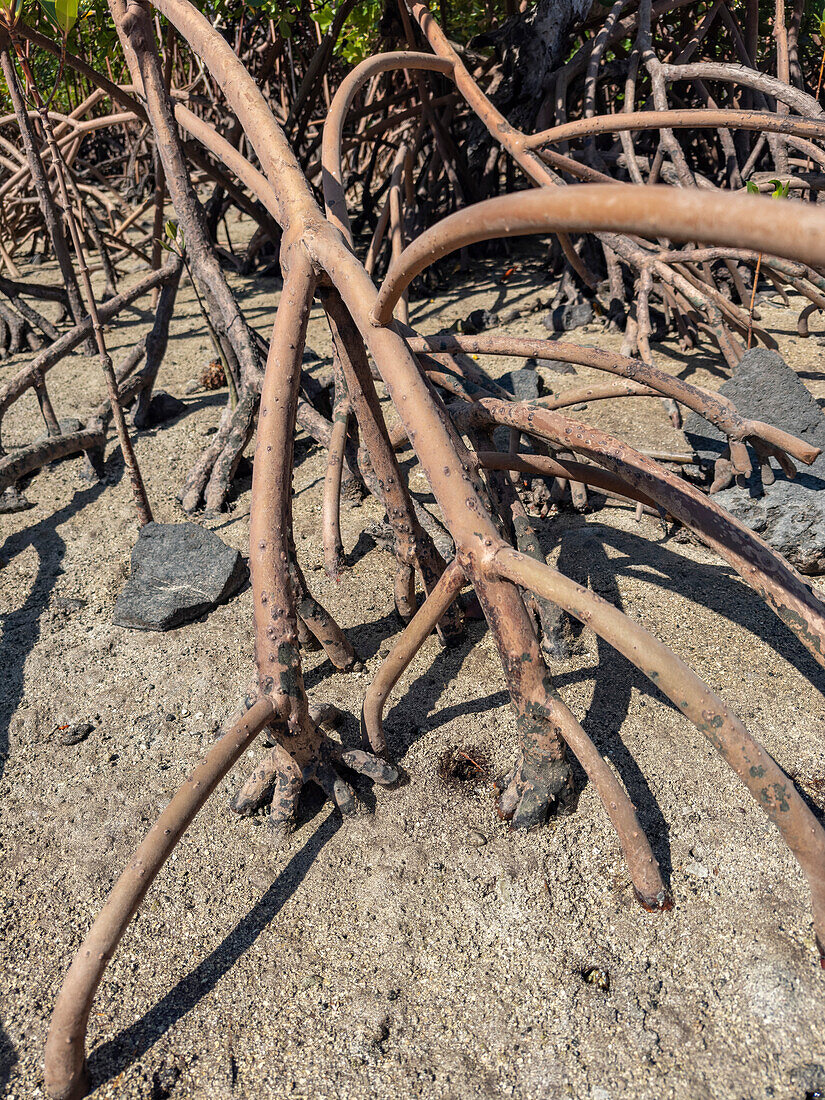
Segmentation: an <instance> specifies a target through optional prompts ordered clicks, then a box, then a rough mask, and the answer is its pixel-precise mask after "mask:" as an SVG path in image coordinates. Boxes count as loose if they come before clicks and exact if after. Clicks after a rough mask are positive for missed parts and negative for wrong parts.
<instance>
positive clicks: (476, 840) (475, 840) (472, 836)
mask: <svg viewBox="0 0 825 1100" xmlns="http://www.w3.org/2000/svg"><path fill="white" fill-rule="evenodd" d="M467 843H468V844H469V845H470V847H471V848H483V847H484V845H485V844H486V843H487V837H486V836H485V835H484V833H482V831H481V829H470V831H469V833H468V834H467Z"/></svg>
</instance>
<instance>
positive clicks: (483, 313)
mask: <svg viewBox="0 0 825 1100" xmlns="http://www.w3.org/2000/svg"><path fill="white" fill-rule="evenodd" d="M497 323H498V317H497V315H496V314H495V313H491V312H490V310H489V309H474V310H472V311H471V312H470V313H469V314H468V315H467V316H466V317H465V318H464V320H463V321H459V323H458V325H457V328H458V330H459V332H464V333H466V334H467V335H468V336H475V335H476V334H477V333H479V332H484V330H485V329H488V328H491V327H492V326H493V325H495V324H497Z"/></svg>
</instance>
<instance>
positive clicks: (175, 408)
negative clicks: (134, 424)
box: [149, 390, 186, 428]
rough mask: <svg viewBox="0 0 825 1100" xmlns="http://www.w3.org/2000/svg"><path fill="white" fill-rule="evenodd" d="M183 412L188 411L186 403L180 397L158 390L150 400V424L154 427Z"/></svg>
mask: <svg viewBox="0 0 825 1100" xmlns="http://www.w3.org/2000/svg"><path fill="white" fill-rule="evenodd" d="M183 412H186V405H185V404H184V403H183V401H181V400H180V398H179V397H173V396H172V394H171V393H165V392H164V391H163V390H158V392H157V393H155V394H154V395H153V397H152V400H151V401H150V402H149V426H150V427H152V428H154V427H155V426H156V425H157V424H165V423H166V421H167V420H174V419H175V417H176V416H180V414H181V413H183Z"/></svg>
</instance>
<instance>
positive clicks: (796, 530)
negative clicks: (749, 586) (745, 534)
mask: <svg viewBox="0 0 825 1100" xmlns="http://www.w3.org/2000/svg"><path fill="white" fill-rule="evenodd" d="M719 392H720V393H721V394H724V396H725V397H729V398H730V399H731V401H733V403H734V405H736V407H737V409H738V410H739V412H740V413H741V414H742V415H743V416H748V417H751V418H753V419H754V420H763V421H765V422H766V423H768V424H773V425H775V426H776V427H777V428H783V429H784V430H785V431H786V432H790V433H791V434H792V435H795V436H797V437H798V438H799V439H804V440H805V442H806V443H811V444H812V445H813V446H815V447H819V448H820V449H821V450H823V452H825V417H823V415H822V410H821V409H820V407H819V405H818V404H817V402H816V401H815V400H814V398H813V397H812V396H811V394H810V392H809V391H808V389H807V387H806V386H805V385H804V384H803V383H802V382H801V381H800V380H799V378H798V377H797V376H796V373H795V372H794V371H793V370H791V368H790V367H789V366H788V365H787V364H786V363H785V361H784V359H783V358H782V357H781V356H780V355H778V354H777V352H775V351H769V350H768V349H766V348H753V349H752V350H751V351H749V352H746V353H745V355H744V356H743V358H742V361H741V363H740V364H739V366H738V367H737V368H736V370H735V371H734V374H733V377H732V378H730V379H729V380H728V381H727V382H725V383H724V385H723V386H722V387H721V388H720V390H719ZM684 432H685V435H686V436H687V438H688V441H689V442H690V444H691V446H692V447H693V448H694V450H695V451H697V453H699V454H700V455H702V456H703V457H704V458H706V459H710V460H715V459H716V458H718V457H719V456H720V455H721V454H723V453H724V451H725V448H726V446H727V444H726V440H725V439H724V437H723V436H722V434H721V433H720V432H718V431H717V430H716V428H714V427H713V425H711V424H708V422H707V421H706V420H704V419H703V418H702V417H701V416H698V415H697V414H696V413H694V412H691V413H690V414H689V416H688V417H687V419H686V421H685V427H684ZM752 457H753V459H754V473H753V474H752V476H751V478H750V479H749V482H748V485H747V487H746V488H739V487H738V486H732V487H731V488H729V489H723V490H722V492H720V493H716V494H715V496H714V500H715V501H716V503H717V504H720V505H721V506H722V507H723V508H725V509H726V510H727V511H728V512H730V514H731V515H732V516H734V517H735V518H736V519H738V520H739V521H740V522H741V523H744V524H746V526H748V527H750V528H751V530H753V531H755V532H756V533H757V534H758V535H759V536H760V537H761V538H763V539H764V540H765V541H766V542H767V543H769V545H771V546H772V547H773V548H774V549H775V550H778V551H779V553H780V554H782V555H783V556H784V557H785V558H787V559H788V561H789V562H790V563H791V564H792V565H794V566H795V567H796V568H797V569H798V570H799V571H800V572H801V573H807V574H810V575H819V574H821V573H825V492H823V490H825V453H823V454H821V455H820V456H819V458H817V459H816V461H815V462H814V463H813V465H811V466H803V465H801V464H798V467H799V472H798V473H797V476H796V477H795V478H794V479H793V480H789V479H788V478H787V477H786V476H785V474H783V473H782V471H781V470H780V469H779V468H778V467H777V464H776V462H775V461H773V460H772V461H771V465H772V467H773V468H774V472H775V476H776V480H775V481H774V483H773V485H763V484H762V477H761V474H760V472H759V466H758V462H757V460H756V456H755V455H752Z"/></svg>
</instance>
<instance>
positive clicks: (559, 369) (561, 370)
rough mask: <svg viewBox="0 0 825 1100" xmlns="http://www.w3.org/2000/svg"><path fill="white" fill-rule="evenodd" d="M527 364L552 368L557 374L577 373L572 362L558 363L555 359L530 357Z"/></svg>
mask: <svg viewBox="0 0 825 1100" xmlns="http://www.w3.org/2000/svg"><path fill="white" fill-rule="evenodd" d="M525 365H526V366H528V367H530V366H532V367H541V369H542V370H551V371H553V372H554V373H555V374H577V373H578V372H577V370H576V368H575V367H574V366H573V364H572V363H557V362H556V360H555V359H528V360H527V363H526V364H525Z"/></svg>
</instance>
